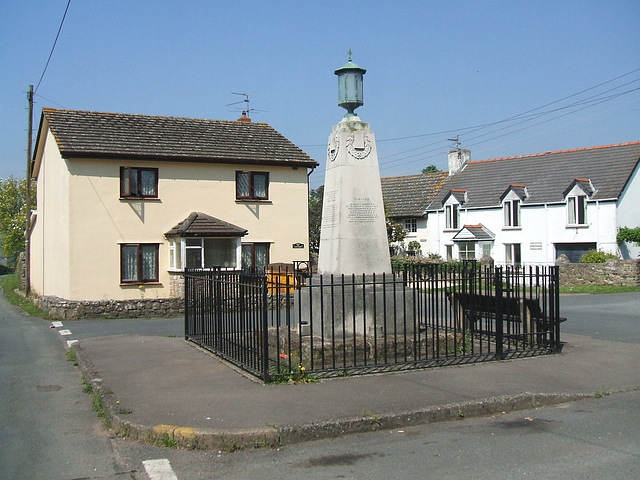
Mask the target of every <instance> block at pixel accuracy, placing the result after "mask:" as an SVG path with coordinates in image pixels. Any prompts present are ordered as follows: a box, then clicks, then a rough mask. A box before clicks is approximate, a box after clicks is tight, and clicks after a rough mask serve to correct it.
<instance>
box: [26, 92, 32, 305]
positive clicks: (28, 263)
mask: <svg viewBox="0 0 640 480" xmlns="http://www.w3.org/2000/svg"><path fill="white" fill-rule="evenodd" d="M27 100H28V101H29V130H28V132H27V138H28V139H29V140H28V141H29V144H28V145H27V199H26V202H25V208H26V210H27V215H26V217H27V220H26V225H25V230H24V232H25V240H24V280H25V287H24V293H25V295H27V296H28V295H29V294H30V293H31V143H32V135H33V85H29V92H28V93H27Z"/></svg>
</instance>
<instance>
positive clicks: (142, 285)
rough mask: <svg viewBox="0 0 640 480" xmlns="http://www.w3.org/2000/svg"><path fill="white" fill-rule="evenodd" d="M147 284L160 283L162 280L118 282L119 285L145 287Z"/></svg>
mask: <svg viewBox="0 0 640 480" xmlns="http://www.w3.org/2000/svg"><path fill="white" fill-rule="evenodd" d="M147 285H162V282H120V286H121V287H136V288H140V287H145V286H147Z"/></svg>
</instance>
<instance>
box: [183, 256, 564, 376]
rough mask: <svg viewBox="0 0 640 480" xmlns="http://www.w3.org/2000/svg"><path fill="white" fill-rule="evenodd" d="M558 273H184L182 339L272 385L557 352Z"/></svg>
mask: <svg viewBox="0 0 640 480" xmlns="http://www.w3.org/2000/svg"><path fill="white" fill-rule="evenodd" d="M560 321H561V318H560V309H559V291H558V269H557V267H527V268H516V267H501V268H490V267H484V266H480V265H479V264H477V263H475V262H465V263H456V264H427V265H414V266H410V267H405V268H403V270H401V271H398V272H394V273H392V274H383V275H351V276H343V275H341V276H313V277H311V276H309V275H308V274H307V271H306V270H305V271H300V270H298V269H295V268H291V269H290V270H287V269H278V270H274V271H273V270H272V271H267V272H266V273H265V274H263V275H248V274H244V273H242V272H224V271H191V270H188V271H186V272H185V336H186V338H187V339H188V340H191V341H193V342H195V343H198V344H199V345H201V346H203V347H205V348H208V349H210V350H211V351H213V352H215V353H216V354H218V355H220V356H222V357H224V358H225V359H227V360H229V361H231V362H233V363H235V364H236V365H239V366H240V367H242V368H244V369H245V370H247V371H249V372H251V373H252V374H254V375H256V376H259V377H260V378H262V379H264V380H265V381H267V382H268V381H270V380H274V379H278V378H284V379H286V378H291V376H294V377H295V376H298V377H300V376H309V375H313V376H315V377H323V376H337V375H351V374H358V373H368V372H381V371H387V370H402V369H410V368H422V367H428V366H437V365H447V364H454V363H466V362H477V361H483V360H494V359H505V358H512V357H517V356H531V355H539V354H545V353H551V352H555V351H557V349H558V348H559V346H560Z"/></svg>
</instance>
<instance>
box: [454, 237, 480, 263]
mask: <svg viewBox="0 0 640 480" xmlns="http://www.w3.org/2000/svg"><path fill="white" fill-rule="evenodd" d="M477 244H478V242H476V241H470V242H458V258H460V260H475V258H476V246H477ZM463 246H464V249H463V248H462V247H463ZM471 247H473V248H471ZM470 254H472V255H473V256H469V255H470Z"/></svg>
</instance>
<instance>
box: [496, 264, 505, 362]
mask: <svg viewBox="0 0 640 480" xmlns="http://www.w3.org/2000/svg"><path fill="white" fill-rule="evenodd" d="M502 280H503V276H502V267H496V269H495V279H494V286H495V302H496V318H495V322H496V324H495V330H496V358H498V359H499V360H502V359H504V353H503V345H504V332H503V329H504V325H503V324H502V320H503V319H502V304H503V301H502V300H503V298H502V296H503V291H502Z"/></svg>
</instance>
